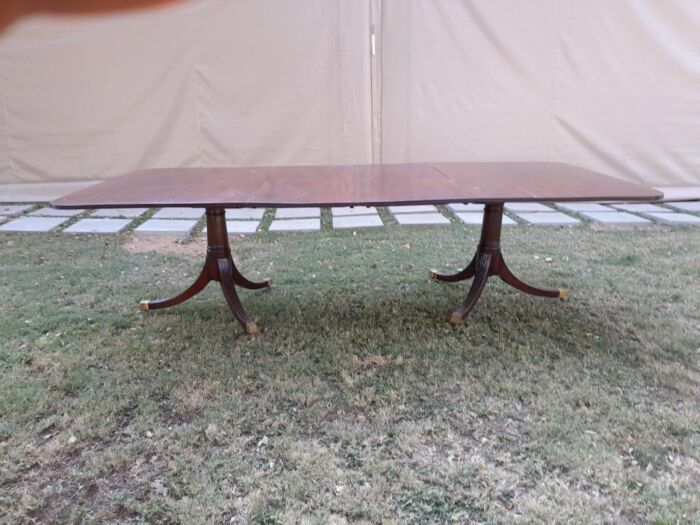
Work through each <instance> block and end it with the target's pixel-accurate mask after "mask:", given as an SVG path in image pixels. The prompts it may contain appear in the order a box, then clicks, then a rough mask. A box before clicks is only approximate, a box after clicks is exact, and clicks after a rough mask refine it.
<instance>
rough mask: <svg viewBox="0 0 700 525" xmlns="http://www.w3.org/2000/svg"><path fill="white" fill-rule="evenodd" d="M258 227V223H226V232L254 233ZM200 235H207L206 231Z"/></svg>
mask: <svg viewBox="0 0 700 525" xmlns="http://www.w3.org/2000/svg"><path fill="white" fill-rule="evenodd" d="M258 226H260V221H245V220H243V221H226V230H227V231H228V232H229V233H255V232H256V231H258ZM202 233H207V229H206V228H204V229H203V230H202Z"/></svg>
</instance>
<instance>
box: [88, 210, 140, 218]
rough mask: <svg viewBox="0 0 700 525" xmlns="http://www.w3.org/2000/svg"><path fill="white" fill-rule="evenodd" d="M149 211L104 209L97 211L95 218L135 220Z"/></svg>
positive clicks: (94, 214)
mask: <svg viewBox="0 0 700 525" xmlns="http://www.w3.org/2000/svg"><path fill="white" fill-rule="evenodd" d="M147 211H148V208H102V209H99V210H95V211H94V213H93V214H92V216H93V217H124V218H127V219H135V218H136V217H140V216H141V215H143V214H144V213H146V212H147Z"/></svg>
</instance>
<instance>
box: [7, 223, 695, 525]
mask: <svg viewBox="0 0 700 525" xmlns="http://www.w3.org/2000/svg"><path fill="white" fill-rule="evenodd" d="M477 237H478V231H477V229H475V228H472V229H468V228H466V227H463V226H458V225H455V224H453V225H452V226H448V227H429V228H421V227H416V228H406V227H398V226H395V225H390V226H389V227H387V228H382V229H380V230H376V231H360V232H357V234H356V235H355V234H353V233H352V232H332V231H324V232H322V233H320V234H299V235H296V234H284V235H273V234H260V235H256V236H253V237H251V238H246V239H235V240H233V241H232V243H233V244H232V246H233V250H234V251H235V253H236V256H237V257H238V258H239V260H240V264H239V266H240V268H241V270H242V271H243V272H244V273H245V274H246V275H247V276H249V277H251V278H261V277H267V276H270V277H272V278H273V279H274V287H273V288H272V289H271V290H269V291H256V292H250V291H243V292H242V293H241V297H242V299H243V302H244V304H245V305H246V307H247V309H248V313H249V314H250V315H251V317H252V318H253V319H254V320H255V321H257V323H258V326H259V328H260V330H261V332H260V334H259V335H257V336H254V337H250V336H246V335H244V334H243V333H242V330H241V328H240V327H239V326H238V324H236V323H235V322H234V321H233V318H232V315H231V314H230V312H229V311H228V309H227V307H226V305H225V302H224V300H223V297H222V296H221V294H220V292H219V290H218V287H217V286H216V285H215V283H214V284H212V285H210V287H209V288H208V289H207V290H205V292H204V293H202V294H201V295H199V296H198V297H197V298H196V299H194V300H192V301H190V302H187V303H185V304H183V305H181V306H179V307H175V308H172V309H168V310H161V311H158V312H147V313H143V312H141V311H139V309H138V300H139V299H144V298H157V297H159V296H166V295H169V294H172V293H174V292H177V291H179V290H181V289H182V288H183V287H184V286H185V285H186V284H189V282H190V281H191V280H192V279H193V278H194V277H195V275H196V274H197V272H198V271H199V268H200V265H201V256H199V255H197V256H195V255H187V254H186V253H185V252H186V251H192V252H193V253H196V252H197V250H196V249H195V250H188V248H190V247H192V246H189V247H188V246H184V247H182V248H183V253H182V254H180V255H176V254H163V253H154V252H150V253H134V252H133V251H129V250H126V249H125V245H126V244H127V243H129V242H130V236H129V235H128V234H127V235H123V236H118V237H116V236H115V237H96V236H83V237H72V236H69V235H65V234H54V235H37V234H32V235H0V319H1V325H0V522H2V523H160V524H174V523H183V524H199V523H202V524H204V523H206V524H210V523H218V524H237V523H310V524H311V523H313V524H321V523H335V524H341V523H396V524H399V523H401V524H403V523H420V524H423V523H512V522H522V523H539V522H551V523H554V522H556V523H586V524H588V523H624V524H636V523H658V524H665V523H669V524H671V523H698V521H699V519H700V518H699V517H700V259H699V254H700V230H698V229H682V228H674V229H664V228H661V227H654V228H651V229H648V230H642V231H596V230H595V229H593V228H591V227H589V226H585V227H578V228H574V229H551V228H537V227H527V226H518V227H516V228H510V229H509V228H505V231H504V253H505V256H506V258H507V260H508V262H509V264H510V266H511V268H512V269H513V270H514V271H515V272H516V273H517V274H518V275H520V276H521V277H523V278H525V279H526V280H528V281H530V282H532V283H533V284H541V285H546V286H550V287H566V288H569V289H570V290H571V292H572V295H571V298H570V299H569V300H568V301H566V302H563V301H559V300H551V299H541V298H534V297H530V296H526V295H523V294H521V293H518V292H517V291H515V290H513V289H511V288H508V287H507V286H505V285H504V284H502V283H501V282H500V281H499V280H498V279H493V280H490V281H489V284H488V286H487V289H486V291H485V293H484V296H483V297H482V300H481V302H480V303H479V304H478V306H477V308H476V310H475V312H474V313H473V315H472V316H471V317H470V318H469V319H468V320H467V323H466V324H465V325H464V326H460V327H457V328H454V327H452V326H451V325H450V324H449V323H448V318H449V314H450V312H451V311H452V310H453V309H454V308H455V307H456V306H457V305H458V304H459V302H460V301H461V300H462V297H463V295H464V293H465V291H466V287H467V284H466V283H461V284H446V283H437V282H434V281H431V280H430V279H428V274H427V270H428V269H429V268H440V269H444V270H449V269H458V268H460V267H461V266H463V265H464V264H465V263H466V262H468V260H469V259H470V257H471V254H472V251H473V249H474V247H475V245H476V241H477ZM190 244H196V246H195V247H199V246H200V245H201V247H202V249H204V247H203V244H202V239H201V237H200V238H199V239H198V240H196V241H191V243H190ZM549 258H551V260H550V259H549Z"/></svg>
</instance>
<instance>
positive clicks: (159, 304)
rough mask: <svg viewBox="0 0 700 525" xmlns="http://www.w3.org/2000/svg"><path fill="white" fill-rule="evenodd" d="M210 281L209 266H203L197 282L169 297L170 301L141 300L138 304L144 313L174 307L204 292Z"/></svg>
mask: <svg viewBox="0 0 700 525" xmlns="http://www.w3.org/2000/svg"><path fill="white" fill-rule="evenodd" d="M210 280H211V275H210V274H209V266H208V265H207V264H205V265H204V268H203V269H202V272H201V273H200V274H199V277H197V280H196V281H195V282H193V283H192V284H191V285H190V287H189V288H187V290H185V291H184V292H182V293H180V294H178V295H176V296H175V297H171V298H170V299H160V300H157V301H148V300H143V301H140V302H139V305H140V306H141V310H144V311H147V310H157V309H159V308H167V307H168V306H175V305H177V304H180V303H182V302H184V301H186V300H187V299H189V298H191V297H193V296H195V295H197V294H198V293H199V292H201V291H202V290H204V288H205V287H206V286H207V284H208V283H209V281H210Z"/></svg>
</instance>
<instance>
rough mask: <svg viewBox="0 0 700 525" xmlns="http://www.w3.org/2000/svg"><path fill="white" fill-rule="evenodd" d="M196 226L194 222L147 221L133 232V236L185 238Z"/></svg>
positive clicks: (180, 220)
mask: <svg viewBox="0 0 700 525" xmlns="http://www.w3.org/2000/svg"><path fill="white" fill-rule="evenodd" d="M196 225H197V221H195V220H184V219H148V220H147V221H146V222H144V223H143V224H142V225H141V226H139V227H138V228H136V229H135V230H134V235H139V236H148V235H170V236H175V237H187V236H188V235H189V234H190V233H192V230H193V229H194V227H195V226H196Z"/></svg>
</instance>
